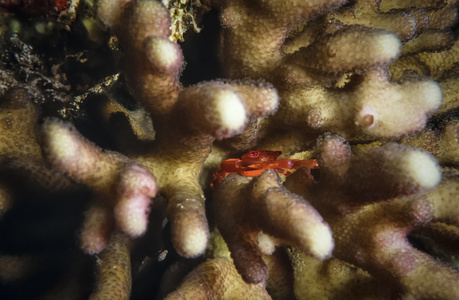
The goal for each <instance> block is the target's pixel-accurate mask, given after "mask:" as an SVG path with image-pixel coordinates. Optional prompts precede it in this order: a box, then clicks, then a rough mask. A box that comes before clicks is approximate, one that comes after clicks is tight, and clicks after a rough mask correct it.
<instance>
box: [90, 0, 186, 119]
mask: <svg viewBox="0 0 459 300" xmlns="http://www.w3.org/2000/svg"><path fill="white" fill-rule="evenodd" d="M97 15H98V18H99V19H100V20H101V22H102V23H103V24H105V26H107V27H109V28H111V29H112V30H114V32H115V33H116V34H117V35H118V36H119V38H120V46H121V47H122V49H123V50H124V51H125V54H124V56H123V59H122V62H121V64H122V68H123V69H124V72H125V73H126V80H127V82H128V84H129V87H130V89H131V92H132V93H133V95H135V96H136V98H137V99H138V100H139V101H140V102H141V103H142V105H143V106H144V107H146V108H147V109H148V110H149V111H150V112H151V113H153V114H154V115H156V116H163V115H165V114H167V113H169V112H170V110H171V109H172V107H173V106H174V105H175V102H176V101H177V95H178V92H179V91H180V90H181V88H182V87H181V84H180V82H179V81H178V76H179V73H180V71H181V69H182V64H183V55H182V51H181V49H180V47H179V46H178V45H177V44H176V43H173V42H171V41H169V39H168V38H169V36H170V34H171V31H170V16H169V11H168V10H167V9H166V8H165V7H164V6H163V5H162V4H161V3H160V2H157V1H115V2H113V1H105V0H103V1H99V5H98V11H97Z"/></svg>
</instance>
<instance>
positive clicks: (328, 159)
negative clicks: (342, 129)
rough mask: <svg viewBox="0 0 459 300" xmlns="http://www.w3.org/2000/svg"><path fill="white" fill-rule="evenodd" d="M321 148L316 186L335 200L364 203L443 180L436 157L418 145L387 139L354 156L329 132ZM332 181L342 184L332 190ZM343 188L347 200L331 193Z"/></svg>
mask: <svg viewBox="0 0 459 300" xmlns="http://www.w3.org/2000/svg"><path fill="white" fill-rule="evenodd" d="M318 151H320V157H319V165H320V166H321V178H323V180H320V181H319V184H318V185H317V189H319V190H320V191H322V192H324V193H325V194H324V195H329V196H326V197H329V199H330V201H333V202H335V200H334V199H335V198H336V199H342V201H344V202H343V203H347V204H350V203H352V202H354V203H358V202H360V203H364V202H372V201H378V200H385V199H391V198H394V197H397V196H401V195H406V196H408V195H413V194H419V193H426V192H428V191H431V190H432V189H434V188H435V187H436V186H437V185H438V183H439V182H440V180H441V170H440V167H439V165H438V163H437V161H436V160H435V158H434V157H433V156H432V155H430V154H429V153H428V152H426V151H421V150H420V149H417V148H411V147H407V146H402V145H398V144H393V143H388V144H386V145H383V146H381V147H376V148H373V149H370V150H368V151H366V152H363V153H359V154H357V155H354V156H352V155H351V153H350V149H349V146H348V145H346V144H345V142H344V140H342V139H340V138H338V137H334V136H330V135H329V136H326V137H325V138H323V139H322V140H321V141H320V142H319V143H318ZM362 178H365V179H362ZM330 183H332V184H334V185H336V186H340V188H338V187H337V188H336V189H334V190H333V191H331V190H329V189H327V186H328V184H330ZM340 190H341V191H340ZM343 190H346V192H345V194H346V195H347V196H349V198H347V197H346V199H347V200H344V199H343V198H342V196H341V197H336V195H335V196H331V195H332V194H334V193H335V192H337V191H338V193H342V192H343ZM335 203H336V204H338V203H337V202H335Z"/></svg>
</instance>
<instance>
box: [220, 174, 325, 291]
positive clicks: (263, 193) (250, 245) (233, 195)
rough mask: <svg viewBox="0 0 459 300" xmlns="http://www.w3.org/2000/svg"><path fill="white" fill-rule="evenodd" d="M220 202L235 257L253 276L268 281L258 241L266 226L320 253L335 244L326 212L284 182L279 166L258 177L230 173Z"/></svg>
mask: <svg viewBox="0 0 459 300" xmlns="http://www.w3.org/2000/svg"><path fill="white" fill-rule="evenodd" d="M214 205H215V211H216V219H217V224H218V227H219V229H220V232H221V233H222V236H223V237H224V239H225V240H226V241H227V244H228V248H229V249H230V252H231V257H232V258H233V260H234V263H235V265H236V268H237V269H238V270H239V272H240V273H241V275H242V277H243V278H244V280H246V281H248V282H262V281H264V280H266V276H267V269H266V265H265V263H264V262H263V260H262V259H261V252H260V249H259V248H258V245H257V244H256V235H257V233H258V232H259V231H260V230H262V231H263V232H266V233H268V234H270V235H273V236H275V237H277V238H279V239H281V240H283V241H284V242H285V243H287V244H291V245H295V246H296V247H298V248H299V249H301V250H302V251H304V252H306V253H308V254H310V255H313V256H314V257H317V258H321V259H323V258H325V257H327V256H328V255H330V252H331V250H332V249H333V240H332V237H331V234H330V231H329V228H328V226H327V225H326V224H325V223H324V222H323V220H322V218H321V217H320V215H319V214H318V213H317V212H316V211H315V209H314V208H312V207H311V206H310V205H309V204H308V203H307V202H306V201H304V199H302V198H301V197H298V196H297V195H295V194H292V193H289V192H288V191H287V190H286V189H285V188H283V187H282V186H281V184H280V178H279V177H278V175H277V173H276V171H274V170H267V171H265V172H263V173H262V174H261V175H260V176H258V177H257V178H255V179H254V180H253V181H252V182H250V179H247V178H244V177H241V176H239V175H231V176H228V177H226V178H225V179H224V180H223V182H222V183H221V184H220V185H219V186H218V188H217V190H216V192H215V197H214ZM240 211H245V212H246V214H243V215H241V214H240V213H239V212H240Z"/></svg>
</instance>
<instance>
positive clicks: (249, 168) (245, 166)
mask: <svg viewBox="0 0 459 300" xmlns="http://www.w3.org/2000/svg"><path fill="white" fill-rule="evenodd" d="M281 154H282V151H269V150H258V151H250V152H249V153H246V154H244V155H242V156H241V159H238V158H230V159H227V160H224V161H222V163H221V164H220V170H219V171H217V172H216V173H214V174H213V176H212V182H211V184H210V187H211V188H215V187H216V186H217V185H218V184H219V183H220V182H222V180H223V178H225V177H226V176H228V175H229V174H233V173H239V174H240V175H242V176H258V175H260V174H261V173H262V172H263V171H264V170H266V169H274V170H276V171H278V172H279V173H281V174H284V175H285V176H288V175H290V174H292V172H290V171H287V170H286V169H288V170H291V169H298V168H300V167H303V166H305V167H308V168H309V169H318V168H319V166H318V164H317V160H316V159H307V160H301V159H277V158H278V157H279V156H280V155H281Z"/></svg>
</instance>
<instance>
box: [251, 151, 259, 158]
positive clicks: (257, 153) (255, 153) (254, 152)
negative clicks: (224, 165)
mask: <svg viewBox="0 0 459 300" xmlns="http://www.w3.org/2000/svg"><path fill="white" fill-rule="evenodd" d="M249 155H250V157H253V158H255V157H258V155H259V152H258V151H250V154H249Z"/></svg>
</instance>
